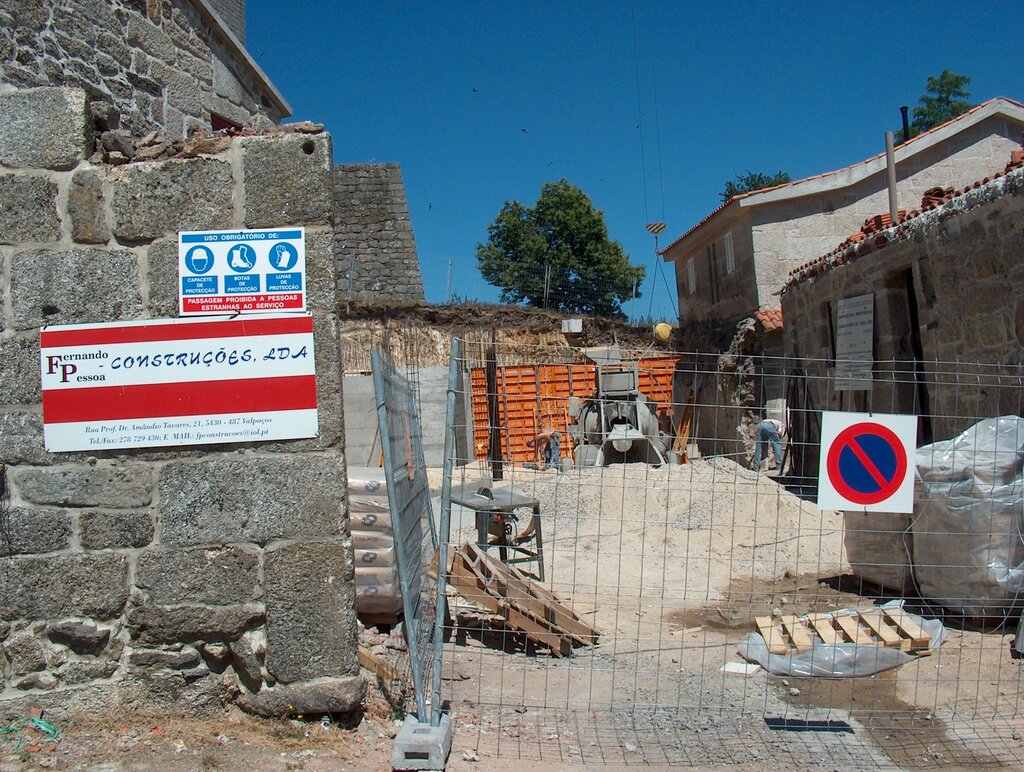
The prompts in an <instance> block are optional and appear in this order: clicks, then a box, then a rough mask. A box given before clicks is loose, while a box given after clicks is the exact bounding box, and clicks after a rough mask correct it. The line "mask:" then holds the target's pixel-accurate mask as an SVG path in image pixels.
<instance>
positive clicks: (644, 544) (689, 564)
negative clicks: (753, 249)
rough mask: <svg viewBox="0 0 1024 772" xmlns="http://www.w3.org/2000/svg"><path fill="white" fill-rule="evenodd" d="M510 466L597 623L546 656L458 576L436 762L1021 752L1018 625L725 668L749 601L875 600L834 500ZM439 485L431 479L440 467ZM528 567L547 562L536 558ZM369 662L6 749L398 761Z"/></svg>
mask: <svg viewBox="0 0 1024 772" xmlns="http://www.w3.org/2000/svg"><path fill="white" fill-rule="evenodd" d="M482 473H483V470H482V469H479V468H473V467H471V468H468V469H463V470H459V473H458V476H457V479H456V481H455V483H456V486H459V485H467V486H470V487H472V485H473V484H475V483H476V481H477V480H478V479H479V478H480V477H482ZM507 477H508V479H507V480H506V482H505V483H504V484H505V485H510V486H511V487H512V488H513V489H514V490H515V491H516V492H518V493H521V494H523V495H526V496H531V497H536V498H537V499H538V501H539V504H540V508H541V518H542V533H543V537H544V566H545V573H546V576H545V582H544V586H546V587H547V588H549V589H550V590H552V591H554V592H555V593H556V594H557V595H558V596H559V597H560V598H561V599H562V600H563V602H564V603H565V604H566V605H568V606H570V607H571V608H572V609H573V610H574V611H575V612H576V613H577V614H578V615H579V616H580V617H581V618H582V619H584V620H586V621H587V622H588V623H589V624H591V625H593V626H594V627H595V628H596V629H597V630H598V631H600V637H599V639H598V642H597V644H596V645H593V646H582V647H578V648H577V649H575V650H574V652H573V655H572V656H570V657H562V658H558V657H554V656H552V655H551V653H550V651H549V650H547V649H546V648H545V647H543V646H538V645H536V644H534V643H532V642H530V641H528V640H527V639H525V637H524V636H522V635H521V634H519V633H516V632H514V631H510V630H507V629H505V628H504V627H503V626H502V625H501V624H500V623H499V622H498V621H497V620H496V619H495V618H494V617H493V616H491V615H490V614H488V613H485V612H484V610H482V609H481V608H479V607H477V606H474V605H473V604H471V603H468V602H466V601H465V600H464V599H461V598H459V597H458V596H457V595H455V594H454V593H452V594H451V595H450V598H449V604H450V610H451V613H452V617H453V620H454V629H453V630H452V631H451V635H450V637H449V640H448V642H447V643H446V644H445V647H444V656H443V669H442V673H443V675H442V699H443V701H444V702H445V703H446V706H447V708H448V710H449V711H450V713H451V716H452V719H453V725H454V728H455V732H454V740H453V749H452V753H451V756H450V758H449V762H448V765H447V769H449V770H454V771H456V772H466V770H499V771H501V770H518V769H522V768H523V767H524V766H528V767H529V768H530V769H532V770H535V771H536V772H544V771H545V770H589V769H594V768H601V769H619V768H633V767H636V766H644V767H645V768H649V769H661V768H670V767H677V766H684V765H685V766H691V767H696V768H721V767H725V766H728V767H730V768H740V769H764V768H786V769H791V768H794V767H797V768H825V769H875V768H928V767H931V768H935V767H953V768H976V767H978V766H985V767H1008V768H1021V767H1022V766H1024V741H1022V739H1021V738H1022V735H1024V722H1021V721H1020V720H1019V719H1018V718H1017V715H1018V707H1019V702H1020V697H1019V694H1020V691H1021V689H1020V687H1021V667H1020V662H1021V661H1022V660H1018V659H1013V658H1011V656H1010V644H1011V641H1012V639H1013V631H991V632H980V631H977V630H970V629H958V628H957V627H956V626H953V625H947V629H946V641H945V643H944V645H943V646H942V647H941V648H939V649H937V650H935V651H933V652H932V654H931V655H930V656H923V657H919V658H916V659H915V660H913V661H911V662H908V663H907V664H905V665H902V666H900V667H898V668H896V669H893V670H888V671H885V672H881V673H878V674H876V675H873V676H869V677H863V678H856V679H831V678H793V677H782V676H778V675H772V674H769V673H767V672H766V671H764V670H761V671H759V672H757V673H754V674H752V675H746V676H742V675H729V674H725V673H723V672H721V668H722V667H723V665H725V664H727V663H735V662H740V661H741V658H740V657H739V655H738V653H737V645H738V644H739V643H740V641H741V640H742V639H743V638H744V637H745V636H746V635H748V634H749V633H750V632H751V631H752V629H753V624H752V620H753V619H754V617H756V616H765V615H771V614H773V613H776V614H786V615H789V614H795V615H800V614H804V613H808V612H814V611H826V610H833V609H843V608H860V609H865V608H869V607H871V606H872V605H873V604H875V603H876V602H878V601H879V600H882V599H885V598H883V597H881V596H880V595H879V593H877V592H875V591H873V589H872V588H870V587H866V586H863V585H862V584H861V583H860V582H859V581H858V580H857V579H856V578H855V577H853V576H852V574H851V572H850V569H849V566H848V564H847V562H846V560H845V555H844V551H843V534H842V519H841V517H840V516H838V515H836V514H835V513H831V512H821V511H819V510H817V508H816V507H815V506H814V505H813V504H810V503H808V502H806V501H803V500H801V499H800V498H798V497H797V496H795V495H793V494H791V493H789V492H788V491H787V490H786V489H785V487H784V486H783V485H782V484H780V481H779V480H776V479H773V478H771V477H767V476H757V475H754V474H753V473H751V472H749V471H748V470H745V469H741V468H740V467H739V466H737V465H736V464H735V463H733V462H732V461H729V460H727V459H708V460H702V461H698V462H696V463H694V464H690V465H688V466H682V467H665V468H662V469H651V468H648V467H641V466H617V467H609V468H608V469H604V470H600V469H593V470H575V471H573V472H569V473H564V474H559V473H556V472H554V471H546V472H531V471H527V470H515V471H514V472H512V473H510V474H509V475H508V476H507ZM431 483H432V487H433V488H435V489H436V488H439V484H440V474H439V472H432V476H431ZM524 523H525V520H522V519H521V521H520V522H518V523H516V524H515V525H514V528H515V529H516V530H517V531H518V529H519V528H521V527H522V526H523V525H524ZM452 532H453V534H455V535H457V537H458V540H460V541H469V540H473V539H474V538H475V530H474V518H473V514H472V513H471V512H469V511H467V510H461V509H459V508H455V509H454V510H453V513H452ZM521 567H522V568H523V569H524V570H525V571H530V572H536V571H537V565H536V563H525V564H522V565H521ZM876 589H877V588H876ZM947 621H948V620H947ZM364 641H365V642H366V643H367V645H369V646H370V647H371V649H372V650H374V651H375V652H377V653H378V655H379V656H380V657H381V658H382V659H384V660H385V661H389V662H390V663H391V664H392V665H393V666H395V667H397V668H400V669H402V668H407V667H408V661H407V658H406V657H405V655H404V654H403V653H402V652H401V651H397V650H394V649H389V647H388V646H387V645H385V644H384V643H383V636H376V637H375V636H374V635H373V632H372V631H370V632H368V633H366V635H365V637H364ZM364 675H366V677H367V679H368V682H369V683H370V687H371V688H370V696H369V697H368V699H367V703H366V706H365V712H364V715H363V716H362V717H361V721H358V723H356V722H351V721H350V723H352V724H353V725H351V726H345V725H339V724H337V723H331V724H328V725H327V726H323V725H321V723H320V722H319V721H318V720H317V718H318V717H308V718H307V717H304V719H303V720H302V721H298V720H293V721H258V720H256V719H253V718H250V717H247V716H244V715H242V714H240V713H229V714H226V715H225V716H224V717H223V718H222V719H219V720H217V721H198V720H195V719H191V718H188V717H168V716H159V717H144V716H118V717H80V718H79V719H78V720H77V721H76V722H75V723H74V724H70V725H68V726H62V727H59V728H60V729H62V730H63V734H62V736H61V738H60V740H59V741H58V742H57V743H56V744H53V745H47V744H45V743H39V744H37V745H36V746H31V745H25V746H23V747H22V748H21V749H20V750H15V748H14V746H15V743H16V742H17V737H15V736H13V735H11V736H8V739H7V740H6V742H4V743H3V745H2V746H0V754H4V755H2V756H0V764H2V765H3V767H4V768H19V767H22V766H24V767H29V768H31V767H36V766H39V767H45V768H52V769H110V770H115V769H243V768H247V767H248V768H256V769H310V770H318V769H352V770H386V769H390V761H389V758H390V752H391V747H392V742H393V737H394V735H395V733H396V732H397V730H398V723H397V720H398V719H400V718H401V716H402V715H403V714H404V712H405V709H406V708H407V707H408V699H407V697H406V696H405V695H403V694H402V691H401V686H400V684H398V683H395V682H390V681H384V680H382V679H379V678H377V677H375V676H373V675H372V674H370V673H369V672H367V671H364ZM30 734H31V730H26V731H24V732H23V736H26V737H27V736H30ZM39 739H42V738H39Z"/></svg>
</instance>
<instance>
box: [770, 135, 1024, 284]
mask: <svg viewBox="0 0 1024 772" xmlns="http://www.w3.org/2000/svg"><path fill="white" fill-rule="evenodd" d="M1011 180H1012V184H1013V185H1014V186H1016V187H1017V188H1018V189H1019V188H1021V187H1024V148H1022V149H1020V150H1014V151H1013V152H1012V153H1011V155H1010V163H1008V164H1007V165H1006V166H1005V168H1004V169H1003V170H1002V171H1001V172H996V173H995V174H993V175H992V176H991V177H985V179H983V180H978V181H977V182H974V183H972V184H970V185H966V186H964V187H963V189H960V190H957V189H955V188H931V189H929V190H926V191H925V193H924V196H923V197H922V199H921V209H920V210H917V209H914V210H912V211H910V212H905V211H904V210H902V209H901V210H900V211H899V217H898V220H897V223H896V226H895V227H893V225H892V222H891V219H890V217H889V215H888V214H880V215H875V216H874V217H869V218H868V219H867V220H865V221H864V225H863V226H862V227H861V229H860V231H858V232H857V233H854V234H852V235H851V236H849V237H848V238H847V239H846V240H845V241H844V242H843V243H842V244H840V245H839V246H838V247H836V248H835V249H833V250H832V251H831V252H829V253H827V254H824V255H822V256H821V257H818V258H815V259H814V260H811V261H810V262H808V263H804V264H803V265H801V266H800V267H799V268H796V269H794V270H792V271H790V273H789V280H788V281H787V282H786V283H785V285H783V287H782V291H783V292H786V291H787V290H789V289H790V288H791V287H793V286H794V285H796V284H800V283H801V282H804V281H807V280H808V279H813V278H814V277H815V276H818V275H820V274H822V273H825V272H826V271H830V270H832V269H833V268H836V267H837V266H840V265H845V264H846V263H850V262H853V261H854V260H856V259H857V258H859V257H863V256H864V255H867V254H870V253H871V252H873V251H874V250H876V249H881V248H882V247H884V246H886V244H889V243H891V242H894V241H904V240H906V239H908V238H911V237H912V234H913V232H914V231H916V230H917V228H918V227H919V226H922V225H925V224H927V222H931V221H935V220H941V219H944V217H945V216H950V215H952V214H953V211H952V210H953V208H954V207H955V209H956V211H966V210H967V209H970V208H972V207H973V206H976V205H977V204H979V203H982V202H983V201H986V200H992V199H994V198H998V197H999V196H1002V195H1004V194H1005V192H1006V191H1007V188H1008V187H1009V186H1010V185H1011ZM990 187H991V190H989V188H990ZM982 188H984V189H985V190H983V191H982V193H981V194H979V195H978V196H976V199H977V200H975V201H973V202H972V201H969V200H967V199H966V198H963V197H966V196H967V195H968V194H969V193H972V192H973V191H976V190H979V189H982ZM961 199H963V200H961Z"/></svg>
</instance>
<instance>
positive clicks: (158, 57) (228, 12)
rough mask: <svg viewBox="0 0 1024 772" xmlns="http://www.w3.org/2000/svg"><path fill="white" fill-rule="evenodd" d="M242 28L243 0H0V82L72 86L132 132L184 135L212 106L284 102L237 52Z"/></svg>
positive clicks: (254, 107) (271, 111)
mask: <svg viewBox="0 0 1024 772" xmlns="http://www.w3.org/2000/svg"><path fill="white" fill-rule="evenodd" d="M221 14H223V16H222V15H221ZM218 19H219V22H218V21H217V20H218ZM221 24H223V26H221ZM239 31H240V32H241V34H240V35H239ZM244 31H245V7H244V2H242V0H216V1H210V2H208V1H207V0H146V2H141V1H140V0H136V1H134V2H133V1H132V0H70V1H65V0H5V2H3V3H2V4H0V84H7V85H9V86H14V87H18V88H26V87H33V86H46V85H51V86H63V85H69V86H70V85H74V86H78V87H80V88H82V89H84V90H85V91H86V93H87V94H88V95H89V97H90V98H91V99H93V100H97V101H102V102H105V103H107V104H109V105H112V106H113V108H114V110H115V112H116V113H118V114H119V116H120V122H121V128H123V129H124V130H125V131H126V132H127V133H129V134H131V135H135V136H141V135H143V134H145V133H146V132H148V131H152V130H157V129H163V130H165V131H166V132H167V134H168V135H169V136H170V137H171V138H172V139H183V138H184V137H185V136H186V135H187V133H188V131H189V130H190V129H192V128H195V127H205V128H210V125H211V117H212V116H213V115H219V116H221V117H222V118H224V119H226V120H227V121H230V122H232V123H234V124H237V125H239V126H244V125H246V124H247V123H248V122H250V120H251V119H252V118H253V116H254V115H257V114H262V115H264V116H266V119H269V120H270V121H272V122H275V123H276V122H279V121H280V120H281V119H282V118H284V117H286V116H287V115H288V113H289V110H288V107H287V104H286V103H285V102H284V101H283V100H282V99H281V98H280V96H279V95H278V94H277V92H276V90H275V89H274V88H273V85H272V84H270V82H269V81H268V80H267V79H266V76H265V75H264V74H263V73H262V72H261V71H259V68H258V67H257V66H256V65H255V62H253V61H252V60H251V58H250V57H249V56H248V54H246V53H245V49H244V39H245V34H244ZM232 38H234V39H233V40H232ZM112 128H115V129H116V128H118V127H117V126H114V127H112Z"/></svg>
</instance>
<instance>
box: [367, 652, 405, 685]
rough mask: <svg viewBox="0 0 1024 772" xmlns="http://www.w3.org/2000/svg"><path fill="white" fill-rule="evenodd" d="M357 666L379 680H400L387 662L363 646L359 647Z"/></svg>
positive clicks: (399, 676)
mask: <svg viewBox="0 0 1024 772" xmlns="http://www.w3.org/2000/svg"><path fill="white" fill-rule="evenodd" d="M359 664H360V666H361V667H365V668H366V669H367V670H369V671H370V672H371V673H373V674H374V675H379V676H380V677H381V678H386V679H388V680H389V681H397V680H398V679H399V678H401V675H399V673H398V671H397V670H395V669H394V668H393V667H391V665H389V664H388V663H387V662H384V661H383V660H382V659H379V658H378V657H377V655H376V654H374V653H373V652H372V651H370V650H369V649H368V648H366V647H365V646H360V647H359Z"/></svg>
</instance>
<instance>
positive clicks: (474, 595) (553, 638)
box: [451, 555, 572, 657]
mask: <svg viewBox="0 0 1024 772" xmlns="http://www.w3.org/2000/svg"><path fill="white" fill-rule="evenodd" d="M451 586H452V587H454V588H455V589H456V590H457V591H458V593H459V595H461V596H462V597H464V598H465V599H466V600H469V601H472V602H474V603H479V604H480V605H481V606H483V607H484V608H486V609H487V610H488V611H490V612H492V613H494V614H497V615H498V616H500V617H501V618H502V619H504V620H505V622H506V623H507V624H508V625H509V626H510V627H513V628H515V629H517V630H519V631H521V632H523V633H525V634H526V637H527V638H529V639H531V640H533V641H534V642H536V643H541V644H543V645H545V646H547V647H548V648H550V649H551V653H552V654H554V655H555V656H556V657H561V656H563V655H566V654H571V653H572V642H571V641H570V640H569V638H568V637H567V636H565V635H562V634H560V633H558V632H552V631H551V630H549V629H545V628H544V627H542V626H541V625H539V624H538V623H537V622H536V621H535V620H533V619H531V618H530V617H528V616H525V615H524V614H521V613H520V612H519V611H517V610H516V609H514V608H512V607H511V606H510V605H509V604H508V603H507V602H506V601H504V600H502V599H499V598H496V597H495V596H494V595H493V594H492V593H491V592H490V591H489V589H488V587H487V582H486V580H485V579H483V577H480V576H479V575H477V574H476V573H475V572H474V571H473V569H472V567H470V566H469V565H468V564H467V563H466V561H465V560H464V559H462V556H461V555H459V556H457V557H456V560H455V562H454V564H453V565H452V575H451Z"/></svg>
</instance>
